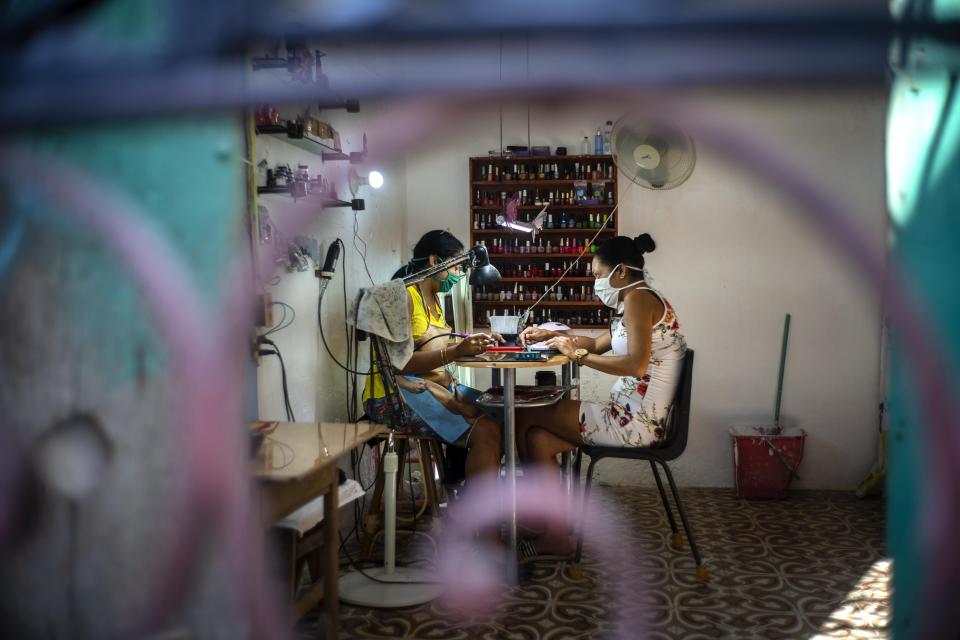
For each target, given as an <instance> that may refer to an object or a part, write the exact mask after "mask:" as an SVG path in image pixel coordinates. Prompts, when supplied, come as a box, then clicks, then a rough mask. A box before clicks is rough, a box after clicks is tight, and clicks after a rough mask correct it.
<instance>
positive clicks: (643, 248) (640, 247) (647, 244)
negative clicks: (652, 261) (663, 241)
mask: <svg viewBox="0 0 960 640" xmlns="http://www.w3.org/2000/svg"><path fill="white" fill-rule="evenodd" d="M633 246H635V247H636V248H637V251H639V252H640V253H641V254H643V253H650V252H652V251H653V250H654V249H656V248H657V243H656V242H654V241H653V238H652V237H651V236H650V234H649V233H643V234H640V235H639V236H637V237H636V238H634V239H633Z"/></svg>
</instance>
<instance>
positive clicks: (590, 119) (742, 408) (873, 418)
mask: <svg viewBox="0 0 960 640" xmlns="http://www.w3.org/2000/svg"><path fill="white" fill-rule="evenodd" d="M689 98H690V99H691V101H692V102H693V103H694V104H695V105H696V106H698V107H702V108H704V109H706V110H707V112H708V113H710V114H713V115H718V116H721V117H724V118H728V119H729V120H730V121H732V122H734V123H736V124H738V125H740V126H741V127H743V128H748V129H749V130H752V131H753V132H755V134H756V136H757V139H758V140H759V141H762V142H764V143H766V144H769V145H771V146H773V147H774V148H776V149H777V150H779V151H780V152H783V153H787V154H789V156H790V158H791V160H792V161H793V162H795V163H796V165H797V166H799V167H801V168H803V169H805V170H807V171H810V172H812V173H813V174H814V175H816V176H817V177H818V178H819V179H821V180H822V181H823V182H824V184H826V185H827V186H828V187H829V188H830V189H831V191H832V192H833V193H834V194H835V195H836V196H837V197H839V198H841V199H842V200H843V201H844V202H848V203H851V204H856V205H857V209H856V211H857V212H860V213H861V214H862V217H863V219H861V220H858V222H860V223H861V224H862V225H863V226H864V227H865V228H866V230H867V232H868V234H869V237H870V240H871V241H872V242H873V243H874V244H875V245H877V246H883V243H884V238H885V220H886V212H885V204H884V168H883V143H884V140H883V131H884V118H885V110H886V99H885V93H884V91H883V89H882V88H880V87H873V88H848V89H843V90H841V89H838V88H836V87H824V88H822V89H821V90H818V91H813V90H810V89H809V88H807V89H806V90H803V91H799V90H785V89H776V90H758V89H737V90H733V89H730V90H725V91H719V90H708V91H701V92H698V93H696V94H691V95H690V96H689ZM625 110H626V105H624V104H622V103H618V104H608V105H604V104H599V103H598V102H596V101H594V102H593V103H590V104H587V103H581V104H576V105H573V104H564V103H562V102H561V103H558V102H556V101H554V102H549V103H547V102H545V103H538V104H534V106H533V107H532V111H531V136H532V141H533V144H549V145H550V146H551V147H555V146H557V145H559V144H563V145H566V146H567V147H568V149H570V150H571V152H575V150H576V149H577V148H578V147H577V141H578V140H580V139H581V138H582V137H583V136H584V135H589V134H590V133H591V132H592V131H594V130H595V129H596V127H597V125H598V124H601V123H602V122H604V121H606V120H607V119H613V120H616V118H617V117H618V116H620V115H621V114H622V113H623V112H624V111H625ZM499 127H500V125H499V112H498V109H497V108H496V107H490V108H483V109H476V110H473V111H464V113H463V117H462V119H461V121H459V122H458V123H457V126H456V127H454V128H451V129H448V130H446V131H444V133H443V135H442V136H440V135H438V136H434V137H433V138H432V139H430V140H427V141H425V142H424V143H423V144H422V145H420V146H419V147H418V148H417V149H416V150H415V152H413V153H411V154H409V155H408V157H407V158H406V162H405V171H406V173H405V176H406V187H405V191H406V206H405V216H406V217H405V229H406V234H407V237H408V238H410V239H411V241H412V240H415V239H416V238H417V237H419V236H420V234H422V233H423V232H425V231H427V230H429V229H433V228H437V227H440V228H449V229H450V230H451V231H453V232H454V233H455V234H456V235H458V237H460V238H462V239H464V241H466V240H467V239H468V237H469V230H468V226H469V217H468V211H469V209H468V206H469V203H468V198H469V192H468V187H467V180H468V177H467V158H468V157H469V156H476V155H484V154H486V152H487V150H489V149H495V148H498V147H499V144H500V142H499V131H500V129H499ZM504 137H505V144H510V143H514V144H525V143H526V139H527V115H526V107H525V106H523V105H516V104H514V105H508V106H507V107H506V108H505V111H504ZM620 196H621V201H622V204H621V207H622V209H621V212H620V229H621V233H625V234H628V235H636V234H638V233H641V232H649V233H651V234H652V235H653V237H654V238H655V240H656V241H657V244H658V249H657V251H656V252H655V253H654V254H652V255H651V256H650V257H649V261H648V266H649V268H650V271H651V272H652V273H653V275H654V277H655V280H656V285H657V286H658V287H660V288H661V289H662V290H663V291H664V293H665V294H666V296H667V297H668V298H669V299H670V301H671V303H672V304H673V305H674V306H675V307H676V309H677V312H678V314H679V317H680V320H681V323H682V325H683V326H684V329H685V331H686V333H687V337H688V341H689V344H690V346H691V347H692V348H694V349H695V350H696V353H697V358H696V367H695V373H694V385H693V407H692V418H691V438H690V444H689V447H688V449H687V452H686V453H685V455H684V456H683V458H682V459H681V460H679V461H678V462H677V463H676V464H675V466H674V468H675V470H676V473H677V477H678V481H679V482H681V483H682V484H686V485H699V486H730V485H731V484H732V480H733V477H732V462H731V447H730V440H729V436H728V435H727V430H728V428H729V427H730V426H731V425H732V424H735V423H743V422H747V423H755V422H767V421H769V420H770V419H771V418H772V415H773V407H774V395H775V388H776V376H777V363H778V357H779V348H780V332H781V329H782V323H783V317H784V314H785V313H788V312H789V313H791V314H792V315H793V326H792V334H791V342H790V352H789V357H788V363H787V369H786V377H785V381H784V386H785V389H784V396H783V414H784V415H785V417H786V419H787V421H788V422H789V423H792V424H795V425H797V426H800V427H802V428H803V429H805V430H806V431H807V433H808V439H807V447H806V453H805V458H804V462H803V466H802V467H801V470H800V476H801V478H802V480H800V481H799V482H798V483H797V484H796V485H795V486H798V487H801V488H838V489H849V488H852V487H854V486H855V485H856V484H857V482H858V481H859V480H860V479H861V478H862V477H863V475H864V474H865V473H866V472H867V471H868V469H869V467H870V465H871V464H872V461H873V459H874V456H875V448H876V440H877V437H876V432H877V405H878V402H879V385H878V368H879V355H878V354H879V344H880V318H881V314H880V307H879V302H878V300H876V299H875V298H874V297H872V296H870V295H867V294H866V293H865V292H864V290H863V286H862V282H861V281H860V279H859V278H858V277H857V276H856V274H854V273H852V272H851V270H850V268H849V267H848V266H847V265H846V263H845V262H844V261H843V260H841V259H840V258H838V257H837V256H836V255H834V254H833V252H832V250H831V248H830V247H829V246H827V244H826V243H825V241H824V239H823V238H822V237H820V236H819V235H817V234H815V233H813V232H812V231H811V230H810V229H809V228H808V227H807V226H805V224H803V223H802V222H801V220H800V217H801V216H800V215H798V214H800V213H801V212H800V211H798V210H797V209H796V208H795V207H794V206H793V205H792V204H791V203H790V202H786V201H784V199H783V198H781V197H780V196H779V195H778V194H777V193H774V192H773V191H772V190H771V188H769V187H768V186H767V185H765V184H763V183H761V182H760V181H758V180H757V179H756V178H754V177H753V176H751V175H748V174H746V173H745V172H744V171H742V170H741V169H739V168H738V167H736V166H732V165H731V164H730V163H729V162H727V161H726V160H725V158H724V155H723V152H722V150H716V149H705V148H700V149H698V158H697V166H696V169H695V170H694V173H693V175H692V177H691V178H690V180H689V181H688V182H686V183H685V184H684V185H682V186H681V187H680V188H678V189H675V190H671V191H664V192H654V191H650V190H646V189H642V188H639V187H634V188H631V189H628V188H627V187H626V184H625V183H624V182H621V186H620ZM522 378H523V377H522V376H521V381H523V380H522ZM611 381H612V378H610V377H609V376H606V375H603V374H598V373H596V372H593V371H589V370H588V372H587V373H586V374H585V376H584V380H583V395H584V397H585V398H587V399H595V400H601V399H602V398H603V397H604V396H605V394H606V392H607V390H608V389H609V386H610V384H611ZM485 382H486V379H485V378H481V386H482V384H483V383H485ZM599 477H600V479H601V480H605V481H609V482H614V483H622V484H631V483H636V482H646V481H648V480H649V478H648V473H647V472H646V471H645V470H643V471H640V472H638V471H636V468H635V465H628V464H627V463H617V462H605V463H604V464H603V465H602V466H601V468H600V476H599Z"/></svg>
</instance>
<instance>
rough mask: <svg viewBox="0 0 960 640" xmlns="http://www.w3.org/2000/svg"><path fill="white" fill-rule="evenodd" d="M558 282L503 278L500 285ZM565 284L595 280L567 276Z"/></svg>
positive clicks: (547, 279) (540, 279) (538, 279)
mask: <svg viewBox="0 0 960 640" xmlns="http://www.w3.org/2000/svg"><path fill="white" fill-rule="evenodd" d="M556 280H557V279H556V278H539V277H538V278H502V279H501V280H500V283H505V284H513V283H515V282H516V283H519V284H526V283H528V282H529V283H531V284H552V283H553V282H555V281H556ZM563 282H564V283H574V282H579V283H581V284H586V283H592V282H593V278H585V277H583V276H566V277H564V279H563ZM498 284H499V283H498ZM490 286H495V285H490Z"/></svg>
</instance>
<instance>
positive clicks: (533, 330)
mask: <svg viewBox="0 0 960 640" xmlns="http://www.w3.org/2000/svg"><path fill="white" fill-rule="evenodd" d="M558 336H560V334H559V333H557V332H556V331H550V330H548V329H540V328H539V327H527V328H526V329H524V330H523V331H521V332H520V344H523V345H528V344H533V343H534V342H543V341H544V340H549V339H550V338H555V337H558Z"/></svg>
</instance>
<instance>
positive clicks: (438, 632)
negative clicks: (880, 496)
mask: <svg viewBox="0 0 960 640" xmlns="http://www.w3.org/2000/svg"><path fill="white" fill-rule="evenodd" d="M682 495H683V498H684V501H685V505H686V507H687V512H688V515H689V517H690V521H691V524H692V526H693V530H694V534H695V535H696V536H697V541H698V543H699V545H700V549H701V553H702V555H703V557H704V559H705V561H706V564H707V566H708V568H709V571H710V577H711V580H710V582H709V584H706V585H704V584H699V583H697V582H696V580H695V572H694V563H693V559H692V557H691V555H690V553H689V550H688V548H687V547H684V550H683V551H676V550H674V549H672V548H671V547H670V544H669V541H670V536H669V534H670V528H669V525H668V524H667V520H666V517H665V515H664V513H663V509H662V508H661V506H660V502H659V496H658V495H657V492H656V490H652V489H634V488H622V487H619V488H614V487H601V491H600V492H598V493H597V497H598V498H599V499H600V500H601V501H602V502H601V503H602V504H604V505H606V506H608V507H611V508H613V507H615V508H616V510H617V511H616V512H617V513H620V514H621V516H622V517H623V518H624V520H625V525H626V528H627V531H628V533H627V537H628V540H627V541H626V542H625V543H624V542H623V541H617V540H608V541H606V544H611V545H614V548H615V549H621V548H627V547H629V548H630V549H632V550H633V552H632V553H630V554H629V555H627V554H625V556H626V557H623V562H622V563H620V566H619V567H618V568H617V570H620V569H622V570H623V572H621V573H619V574H617V575H619V576H620V580H622V581H623V582H626V584H625V585H624V586H623V587H618V588H615V587H614V586H613V584H614V581H615V580H616V579H617V578H616V576H614V575H613V574H612V572H611V569H610V568H609V567H607V566H602V564H601V563H600V562H598V560H597V558H596V554H594V555H593V556H591V555H590V554H589V553H588V554H586V555H585V558H584V563H583V569H584V576H583V579H582V580H574V579H573V578H572V577H571V575H570V566H569V565H568V564H566V563H550V562H538V563H536V564H534V565H533V567H532V569H531V572H530V575H529V576H528V577H527V578H526V579H525V580H524V581H523V583H522V584H521V585H520V586H519V587H517V588H515V589H512V590H509V591H508V592H507V593H506V594H505V595H504V597H503V599H502V601H501V602H500V603H499V604H498V605H497V607H496V608H495V609H494V610H493V611H492V612H490V613H488V614H485V615H470V616H465V615H463V614H462V613H458V612H457V611H456V610H454V609H453V608H451V606H449V605H448V604H446V603H444V602H443V601H437V602H433V603H430V604H426V605H422V606H418V607H412V608H409V609H400V610H377V609H366V608H359V607H351V606H348V605H343V606H342V608H341V618H340V628H341V633H340V637H341V638H344V639H345V640H352V639H355V638H365V639H371V638H405V639H406V638H409V639H414V638H415V639H418V640H419V639H430V638H443V639H454V640H461V639H462V640H468V639H474V638H482V639H491V640H492V639H494V638H496V639H511V640H512V639H517V640H528V639H529V640H533V639H544V640H547V639H550V640H557V639H561V638H606V637H611V638H612V637H621V638H655V639H664V638H683V639H685V640H686V639H689V640H698V639H708V638H764V639H770V640H776V639H779V638H791V639H792V638H886V637H887V635H886V625H887V621H888V611H889V577H890V563H889V562H888V561H887V560H886V559H885V556H884V553H885V548H884V537H883V536H884V520H883V518H884V515H883V514H884V508H883V502H882V501H879V500H865V501H864V500H858V499H857V498H856V497H854V496H853V495H852V494H851V493H841V492H823V491H817V492H812V491H811V492H795V493H793V494H792V495H791V497H790V498H789V499H787V500H783V501H747V500H739V499H737V498H736V497H735V496H734V494H733V492H732V491H731V490H723V489H686V490H683V492H682ZM636 621H641V623H640V624H638V623H637V622H636ZM624 625H629V626H624ZM644 626H645V627H646V628H645V629H644ZM318 628H319V627H318V616H317V614H316V613H314V614H310V615H309V616H308V617H307V618H305V619H304V620H303V621H302V622H301V624H300V626H299V627H298V630H299V633H300V637H301V638H314V637H318V636H317V632H316V630H317V629H318Z"/></svg>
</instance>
